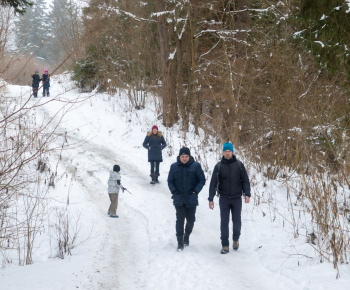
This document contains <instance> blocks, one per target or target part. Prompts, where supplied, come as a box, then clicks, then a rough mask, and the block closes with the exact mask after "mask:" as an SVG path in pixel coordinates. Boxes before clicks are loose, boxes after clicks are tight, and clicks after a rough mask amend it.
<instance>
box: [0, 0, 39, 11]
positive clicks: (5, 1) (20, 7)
mask: <svg viewBox="0 0 350 290" xmlns="http://www.w3.org/2000/svg"><path fill="white" fill-rule="evenodd" d="M0 3H1V5H2V6H11V7H13V8H14V9H15V12H16V13H19V14H24V13H25V12H26V8H27V7H31V6H32V5H33V2H30V1H27V0H1V2H0Z"/></svg>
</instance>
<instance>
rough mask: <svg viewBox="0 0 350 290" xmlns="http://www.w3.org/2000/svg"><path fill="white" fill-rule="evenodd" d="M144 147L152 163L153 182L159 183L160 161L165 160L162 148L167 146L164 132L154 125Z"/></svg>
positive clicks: (144, 142)
mask: <svg viewBox="0 0 350 290" xmlns="http://www.w3.org/2000/svg"><path fill="white" fill-rule="evenodd" d="M142 145H143V147H145V148H146V149H147V150H148V162H150V163H151V175H150V176H151V178H152V181H151V184H155V183H158V182H159V181H158V176H159V163H160V162H163V157H162V150H163V149H164V148H165V147H166V142H165V140H164V137H163V134H162V132H160V131H158V127H157V126H156V125H154V126H153V127H152V131H151V132H148V133H147V136H146V138H145V141H143V144H142Z"/></svg>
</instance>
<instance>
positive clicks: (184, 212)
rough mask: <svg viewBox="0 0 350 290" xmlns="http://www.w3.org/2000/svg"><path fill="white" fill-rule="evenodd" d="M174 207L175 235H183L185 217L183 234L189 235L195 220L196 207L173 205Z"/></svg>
mask: <svg viewBox="0 0 350 290" xmlns="http://www.w3.org/2000/svg"><path fill="white" fill-rule="evenodd" d="M175 209H176V236H178V237H179V236H183V235H184V224H185V219H186V226H185V234H186V235H190V234H191V233H192V230H193V226H194V222H195V221H196V209H197V207H196V206H195V207H186V205H185V204H184V205H182V206H175Z"/></svg>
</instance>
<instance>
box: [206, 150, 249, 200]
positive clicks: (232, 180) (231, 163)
mask: <svg viewBox="0 0 350 290" xmlns="http://www.w3.org/2000/svg"><path fill="white" fill-rule="evenodd" d="M217 183H218V164H216V165H215V167H214V171H213V174H212V176H211V181H210V186H209V198H208V199H209V201H213V198H214V195H215V188H216V185H217ZM218 191H219V195H220V196H225V197H228V198H239V197H241V196H242V193H244V194H245V195H246V196H249V197H250V182H249V178H248V174H247V170H246V169H245V167H244V165H243V164H242V162H240V164H239V163H238V161H237V159H236V156H235V155H233V157H232V158H231V159H229V160H227V159H225V158H224V157H222V159H221V165H220V172H219V188H218Z"/></svg>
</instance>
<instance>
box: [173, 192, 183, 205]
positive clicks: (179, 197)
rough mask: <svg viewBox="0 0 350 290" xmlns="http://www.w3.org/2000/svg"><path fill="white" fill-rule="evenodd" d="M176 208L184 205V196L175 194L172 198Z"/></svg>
mask: <svg viewBox="0 0 350 290" xmlns="http://www.w3.org/2000/svg"><path fill="white" fill-rule="evenodd" d="M171 198H172V199H173V202H174V205H175V206H181V205H182V194H176V193H175V194H173V195H172V197H171Z"/></svg>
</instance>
